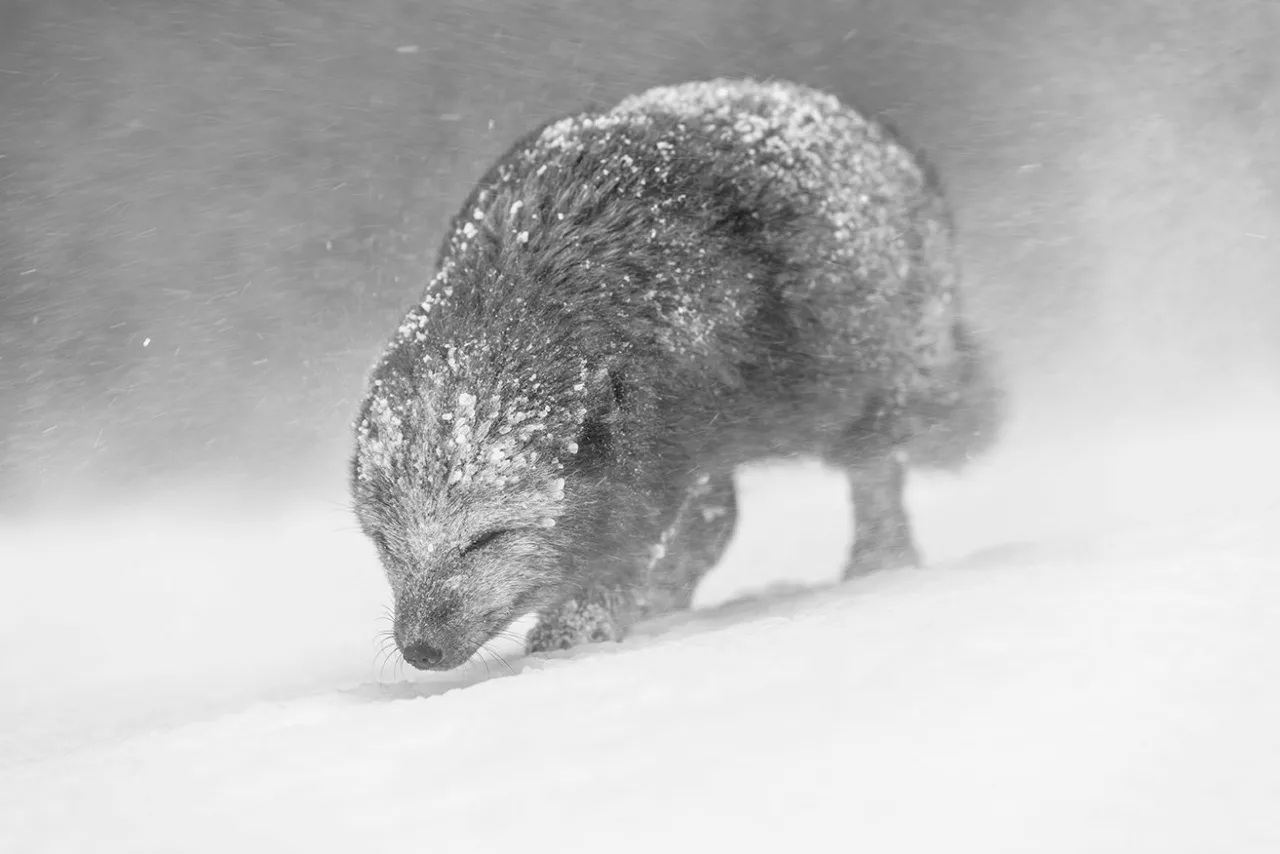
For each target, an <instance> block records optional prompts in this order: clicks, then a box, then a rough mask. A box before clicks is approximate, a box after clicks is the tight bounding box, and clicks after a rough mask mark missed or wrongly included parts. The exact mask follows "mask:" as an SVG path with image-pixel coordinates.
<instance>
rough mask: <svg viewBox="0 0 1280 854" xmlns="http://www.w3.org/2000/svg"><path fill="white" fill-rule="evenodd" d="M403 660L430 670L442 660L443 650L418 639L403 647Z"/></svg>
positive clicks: (421, 668)
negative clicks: (416, 641)
mask: <svg viewBox="0 0 1280 854" xmlns="http://www.w3.org/2000/svg"><path fill="white" fill-rule="evenodd" d="M403 651H404V660H405V661H407V662H409V663H410V664H412V665H413V666H414V667H416V668H418V669H419V670H430V669H432V668H433V667H436V666H437V665H439V664H440V662H441V661H444V650H442V649H440V648H439V647H436V646H432V645H431V644H429V643H427V642H426V641H419V642H418V643H415V644H412V645H410V646H407V647H405V648H404V650H403Z"/></svg>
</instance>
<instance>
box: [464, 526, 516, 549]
mask: <svg viewBox="0 0 1280 854" xmlns="http://www.w3.org/2000/svg"><path fill="white" fill-rule="evenodd" d="M510 533H511V529H509V528H496V529H494V530H492V531H485V532H484V533H483V534H481V535H480V536H478V537H476V538H475V539H474V540H472V541H471V543H470V544H469V545H467V547H466V548H464V549H463V550H462V554H463V555H469V554H471V553H472V552H474V551H479V550H480V549H482V548H484V547H485V546H487V545H489V544H490V543H492V542H493V541H494V540H497V539H498V538H499V537H502V536H505V535H506V534H510Z"/></svg>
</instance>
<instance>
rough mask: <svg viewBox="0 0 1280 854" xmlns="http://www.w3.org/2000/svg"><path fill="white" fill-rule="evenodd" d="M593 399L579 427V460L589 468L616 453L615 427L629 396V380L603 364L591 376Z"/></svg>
mask: <svg viewBox="0 0 1280 854" xmlns="http://www.w3.org/2000/svg"><path fill="white" fill-rule="evenodd" d="M590 388H591V396H590V400H591V403H590V404H589V406H590V408H589V409H588V410H587V417H586V419H584V420H583V422H582V428H581V429H580V430H579V431H578V454H577V464H578V465H579V466H581V467H583V468H586V469H590V468H595V467H598V466H601V465H603V464H605V463H607V462H608V460H609V459H610V458H611V457H612V456H613V450H614V427H615V425H616V424H617V422H618V416H619V414H620V412H621V409H622V407H623V405H624V404H625V403H626V400H627V388H626V383H625V382H624V381H623V380H622V377H621V375H620V374H619V373H618V372H617V371H613V370H609V369H607V368H601V369H600V370H599V371H597V372H596V374H595V375H594V376H593V377H592V378H591V382H590Z"/></svg>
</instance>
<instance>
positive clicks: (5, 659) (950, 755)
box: [0, 408, 1280, 854]
mask: <svg viewBox="0 0 1280 854" xmlns="http://www.w3.org/2000/svg"><path fill="white" fill-rule="evenodd" d="M1044 426H1045V425H1044V424H1030V423H1024V424H1023V425H1022V426H1021V427H1020V428H1018V427H1015V429H1014V430H1013V432H1012V433H1011V435H1010V436H1009V438H1008V440H1007V441H1006V442H1005V444H1004V446H1003V447H1002V449H1001V450H1000V451H999V452H998V453H995V454H993V455H992V456H991V457H990V458H989V459H987V460H984V461H982V462H981V463H979V464H977V465H975V466H974V467H973V468H972V469H971V470H970V471H969V472H967V473H966V474H965V475H963V476H962V477H956V478H951V477H947V478H943V477H936V476H935V477H928V478H926V477H916V478H915V479H914V480H913V482H912V487H911V493H910V496H909V497H910V504H911V508H912V511H913V513H914V516H915V519H916V522H917V525H918V532H919V538H920V540H921V544H922V546H923V548H924V550H925V552H926V554H927V557H928V565H927V567H925V568H922V569H918V570H910V571H900V572H888V573H882V574H878V575H873V576H870V577H866V578H864V579H860V580H856V581H853V582H850V583H845V584H838V583H835V580H836V578H837V577H838V574H839V568H840V563H841V561H842V559H843V555H844V551H845V549H846V548H847V544H848V539H849V535H850V532H849V515H848V509H847V507H846V506H845V505H844V503H843V502H844V500H845V497H846V493H845V488H844V486H843V483H842V481H841V480H840V479H839V478H838V477H837V476H835V475H833V474H830V473H825V472H822V471H820V470H819V469H817V468H815V467H806V466H801V467H790V468H786V469H779V468H760V469H756V470H753V471H749V472H746V473H744V474H743V476H742V477H741V479H740V486H741V498H742V503H743V508H742V515H741V517H740V520H739V534H738V536H737V537H736V539H735V541H734V543H733V545H732V547H731V550H730V553H729V555H728V556H727V558H726V561H725V563H724V565H723V566H722V567H720V568H719V569H717V570H716V571H715V573H713V575H712V576H711V577H710V578H709V579H708V581H707V584H706V586H705V588H704V590H703V591H702V593H701V596H700V605H701V607H700V609H699V610H698V611H697V612H695V613H694V614H692V615H689V616H681V617H675V618H670V619H666V620H664V621H661V622H660V623H655V624H652V625H649V626H645V627H643V629H642V630H641V631H640V632H638V633H637V635H636V636H635V637H633V638H632V639H630V640H629V641H627V642H626V643H623V644H619V645H601V646H597V647H593V648H587V649H580V650H576V651H572V652H570V653H566V654H564V655H560V656H554V657H550V658H542V659H525V660H518V659H515V658H508V662H509V667H504V666H503V665H502V664H501V663H499V662H498V661H497V660H496V659H494V660H493V661H492V662H491V663H490V664H489V667H488V671H489V672H488V673H486V668H485V667H483V666H477V667H473V668H472V669H471V670H470V671H469V672H467V673H464V674H449V675H444V676H438V675H437V676H431V675H426V674H416V673H413V672H411V671H408V670H407V669H406V668H404V667H403V665H401V666H399V667H395V666H392V665H386V666H380V665H379V659H378V657H377V655H376V648H375V644H374V637H375V635H376V633H377V632H378V630H379V629H381V628H384V627H385V623H382V622H380V615H381V614H382V609H383V606H384V604H385V603H386V601H387V598H388V597H387V593H386V590H385V585H384V583H383V581H382V579H381V577H380V576H379V573H378V570H377V567H376V564H375V559H374V556H373V552H372V549H371V548H370V547H368V546H367V545H366V544H365V543H364V542H363V541H362V540H361V539H360V537H359V536H358V534H357V533H356V531H355V529H354V525H353V524H352V523H351V522H350V521H349V519H348V517H347V515H346V514H345V512H344V510H343V509H342V508H341V507H340V506H338V505H337V504H319V505H318V506H308V505H306V504H301V503H299V504H297V505H296V506H289V507H285V508H279V509H275V510H271V509H268V508H264V507H260V506H258V507H252V508H249V509H245V510H242V511H241V512H240V513H239V514H238V515H235V516H229V515H227V514H226V513H225V512H222V511H219V509H218V508H219V507H220V506H223V505H228V506H229V505H233V504H236V503H241V504H243V500H242V499H240V498H238V497H237V496H229V495H223V496H221V497H220V498H219V497H218V496H214V497H213V498H208V499H206V500H204V501H203V502H201V503H199V504H198V505H197V504H196V503H195V502H193V501H181V500H176V499H172V500H166V501H164V502H160V503H158V504H157V503H156V502H151V503H145V502H144V503H140V504H139V506H136V507H121V508H117V509H116V510H114V511H112V512H104V513H103V515H102V516H100V517H98V518H94V519H62V520H53V519H50V520H18V521H14V522H13V523H11V524H10V525H9V526H8V527H0V684H2V685H3V688H0V852H6V854H9V853H10V852H11V853H12V854H18V852H22V854H27V853H28V852H31V854H34V852H44V851H58V852H74V851H92V852H205V851H208V852H228V851H250V852H254V851H269V852H283V851H306V852H328V851H334V852H353V851H359V852H376V851H397V852H403V851H430V852H437V851H499V850H520V851H530V850H533V851H587V850H601V851H611V852H626V851H645V852H656V851H703V850H706V851H712V850H714V851H783V850H798V851H867V852H916V851H919V852H937V851H947V852H966V851H974V852H984V854H991V852H1006V851H1007V852H1015V851H1016V852H1028V851H1036V852H1059V851H1060V852H1082V851H1088V852H1112V851H1114V852H1129V854H1132V852H1146V851H1151V852H1162V854H1164V853H1165V852H1276V851H1280V807H1278V806H1277V804H1278V803H1280V449H1277V447H1276V446H1277V441H1276V439H1277V437H1280V408H1277V409H1276V410H1274V411H1249V412H1245V413H1240V414H1237V413H1231V414H1229V415H1228V414H1225V413H1221V412H1220V413H1219V414H1218V415H1215V416H1210V415H1207V414H1206V415H1204V416H1194V417H1189V416H1185V415H1183V416H1179V417H1177V418H1169V419H1164V420H1155V419H1152V420H1149V421H1142V420H1135V421H1131V422H1128V423H1124V424H1120V423H1113V424H1108V425H1107V426H1106V427H1105V428H1099V429H1097V430H1096V431H1095V432H1093V433H1090V434H1085V433H1077V434H1075V435H1072V436H1062V435H1050V434H1049V433H1048V432H1047V431H1046V430H1045V429H1043V428H1044ZM780 584H783V585H789V586H782V587H780V586H778V585H780Z"/></svg>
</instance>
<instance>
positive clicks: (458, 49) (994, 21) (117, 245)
mask: <svg viewBox="0 0 1280 854" xmlns="http://www.w3.org/2000/svg"><path fill="white" fill-rule="evenodd" d="M1278 43H1280V4H1276V3H1271V2H1267V0H1220V2H1216V3H1212V4H1206V3H1195V2H1191V0H1032V2H1026V3H1007V2H1003V0H952V2H946V3H943V2H928V0H894V2H889V0H866V2H852V0H788V2H780V0H715V2H712V0H689V1H688V2H674V0H638V1H637V2H625V0H618V2H614V3H608V4H605V3H598V2H586V0H560V2H534V0H432V2H430V3H413V2H405V0H363V2H361V3H348V2H334V0H311V1H310V2H302V0H92V2H89V0H85V1H84V2H81V1H80V0H0V502H3V503H2V504H0V508H2V509H3V510H5V511H7V512H8V513H11V514H21V513H23V512H28V511H39V510H47V509H70V508H73V507H78V508H81V509H85V508H88V507H94V506H98V505H101V504H104V503H106V504H110V503H114V502H117V501H119V500H120V499H121V497H122V496H126V495H127V496H138V495H148V494H152V493H154V492H155V491H157V490H170V491H171V490H173V489H174V488H185V485H187V484H192V483H197V482H198V483H218V484H223V485H227V486H230V487H231V488H232V489H233V490H235V491H236V494H245V492H246V491H250V492H252V493H254V494H256V495H259V496H261V495H264V494H273V493H274V492H277V491H281V490H283V491H309V490H310V491H320V492H323V493H325V494H329V493H332V494H333V495H334V496H338V497H340V496H341V492H342V479H343V477H344V469H345V463H346V456H347V453H348V447H347V446H348V435H347V430H348V424H349V422H350V420H351V418H352V416H353V413H354V407H355V405H356V403H357V400H358V397H359V395H360V392H361V384H362V381H363V377H364V373H365V371H366V370H367V369H368V368H369V366H370V364H371V362H372V360H373V358H374V357H375V356H376V354H377V352H378V351H379V349H380V348H381V346H382V344H383V342H384V341H385V339H386V338H387V337H388V336H389V335H390V334H391V332H392V330H393V328H394V326H395V324H396V321H397V319H398V317H399V316H400V314H401V313H402V312H403V311H404V310H405V309H406V308H407V307H408V306H409V305H411V304H412V303H413V302H414V301H415V300H416V298H417V296H418V294H419V292H420V290H421V288H422V286H423V285H424V284H425V282H426V281H427V280H428V279H429V277H430V275H431V271H432V264H433V261H434V252H435V249H436V247H437V246H438V244H439V240H440V237H441V234H442V230H443V228H444V226H445V224H446V222H447V219H448V217H449V216H450V215H451V214H452V213H453V212H454V210H455V209H456V207H457V206H458V205H459V204H460V202H461V200H462V199H463V197H464V196H465V194H466V193H467V191H468V189H469V188H470V185H471V184H472V183H473V182H474V181H475V179H476V178H477V177H478V176H479V175H480V173H481V172H482V171H483V169H484V168H485V167H486V165H487V164H488V163H489V162H490V161H491V160H492V159H493V158H494V157H496V156H497V155H498V154H500V153H501V152H502V151H503V150H504V149H506V148H507V147H508V146H509V145H510V143H511V142H512V140H513V139H514V138H516V137H517V136H518V135H519V134H521V133H522V132H524V131H525V130H527V129H528V128H529V127H530V126H531V125H533V124H535V123H537V122H540V121H543V120H545V119H547V118H548V117H551V116H553V115H556V114H560V113H566V112H571V111H575V110H578V109H580V108H582V107H584V106H587V105H591V104H596V105H601V106H604V105H608V104H610V103H611V102H613V101H615V100H617V99H618V98H620V97H621V96H623V95H625V94H627V93H630V92H635V91H637V90H641V89H644V88H646V87H649V86H652V85H655V84H660V83H671V82H677V81H682V80H687V79H692V78H706V77H711V76H719V75H753V76H759V77H783V78H791V79H794V80H797V81H800V82H804V83H808V84H812V85H815V86H818V87H822V88H825V89H828V90H830V91H832V92H833V93H836V94H838V95H840V96H842V97H844V98H846V99H848V100H850V101H851V102H853V103H855V104H858V105H860V106H861V107H862V108H863V109H865V110H867V111H869V112H872V113H875V114H878V115H881V116H883V117H886V118H888V119H889V120H891V121H892V122H893V123H894V124H896V125H897V126H898V127H899V128H901V129H902V130H903V131H904V132H905V133H906V134H907V135H908V136H909V137H910V138H911V139H912V140H913V142H914V143H915V144H916V145H917V146H918V147H920V148H922V149H924V150H925V151H926V152H928V154H929V156H930V157H931V159H932V160H933V161H934V162H935V163H936V165H937V167H938V168H939V170H940V171H941V174H942V176H943V178H944V181H945V183H946V184H947V186H948V187H949V189H950V192H951V195H952V198H953V201H954V204H955V208H956V213H957V219H958V222H959V225H960V228H961V230H962V251H963V255H964V261H965V265H966V269H967V274H968V280H969V290H970V297H969V301H970V305H971V307H972V312H973V313H974V315H975V316H976V318H977V319H978V321H979V322H980V324H981V325H982V326H984V327H985V328H986V329H987V330H988V333H989V335H990V337H991V340H992V341H993V342H994V345H995V347H996V349H997V350H998V353H999V356H1000V359H1001V362H1002V365H1003V370H1004V371H1005V373H1006V375H1007V377H1008V381H1009V383H1010V385H1011V387H1012V389H1013V391H1014V403H1015V407H1016V409H1017V414H1018V417H1019V418H1020V419H1022V423H1034V424H1039V425H1042V427H1043V429H1044V430H1054V429H1062V430H1072V429H1084V428H1087V427H1088V426H1090V425H1096V424H1098V423H1099V422H1103V421H1108V420H1112V419H1121V418H1124V417H1126V416H1127V415H1128V414H1132V413H1135V412H1152V411H1168V412H1170V413H1173V416H1172V417H1177V413H1182V412H1188V411H1192V410H1195V409H1197V408H1206V407H1215V406H1223V405H1226V404H1227V403H1228V402H1230V401H1231V400H1232V398H1236V397H1240V396H1247V395H1254V394H1257V393H1262V394H1266V393H1270V392H1272V391H1273V390H1275V389H1276V388H1277V379H1278V377H1280V335H1278V334H1277V330H1278V329H1280V287H1277V281H1278V274H1280V227H1278V226H1280V199H1278V198H1277V182H1278V181H1280V144H1277V139H1280V98H1277V97H1276V95H1277V90H1278V88H1280V80H1278V79H1277V63H1278V62H1280V60H1278V59H1277V56H1278V53H1280V52H1278V51H1277V50H1276V45H1277V44H1278ZM246 487H248V488H249V489H248V490H246Z"/></svg>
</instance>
